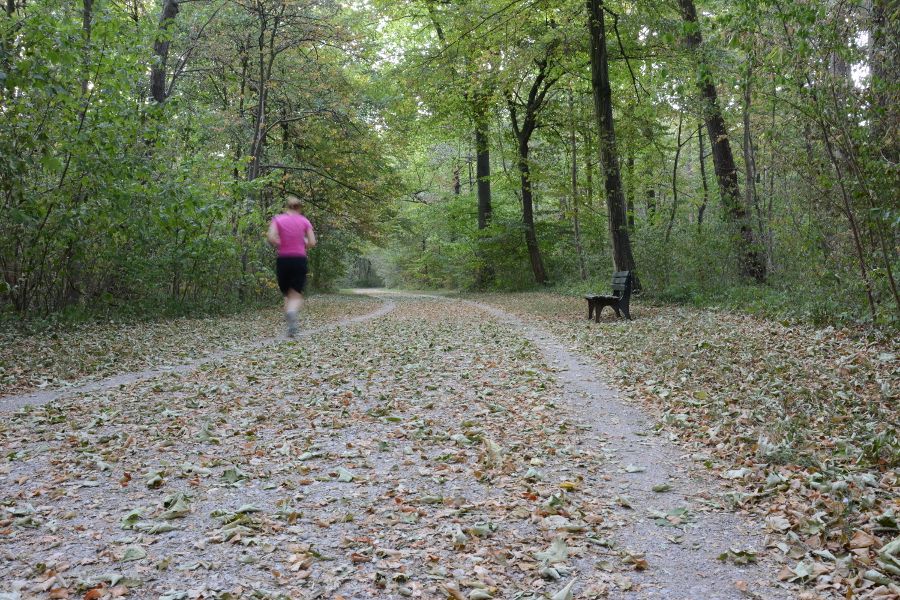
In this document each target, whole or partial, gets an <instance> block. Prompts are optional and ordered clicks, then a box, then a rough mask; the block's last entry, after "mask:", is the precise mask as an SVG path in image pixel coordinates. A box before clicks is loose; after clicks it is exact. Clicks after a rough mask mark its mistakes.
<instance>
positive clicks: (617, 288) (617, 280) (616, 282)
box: [612, 271, 631, 297]
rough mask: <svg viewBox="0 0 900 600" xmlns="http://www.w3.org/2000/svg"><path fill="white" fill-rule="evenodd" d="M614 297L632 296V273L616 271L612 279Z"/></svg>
mask: <svg viewBox="0 0 900 600" xmlns="http://www.w3.org/2000/svg"><path fill="white" fill-rule="evenodd" d="M612 291H613V296H620V297H630V296H631V271H616V272H615V273H613V277H612Z"/></svg>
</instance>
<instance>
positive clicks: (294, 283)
mask: <svg viewBox="0 0 900 600" xmlns="http://www.w3.org/2000/svg"><path fill="white" fill-rule="evenodd" d="M306 271H307V268H306V257H305V256H279V257H278V259H277V260H276V261H275V273H276V274H277V275H278V289H280V290H281V293H282V294H283V295H285V296H286V295H287V293H288V290H294V291H296V292H303V288H305V287H306Z"/></svg>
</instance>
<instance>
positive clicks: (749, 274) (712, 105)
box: [678, 0, 766, 282]
mask: <svg viewBox="0 0 900 600" xmlns="http://www.w3.org/2000/svg"><path fill="white" fill-rule="evenodd" d="M678 4H679V6H680V7H681V16H682V18H683V19H684V21H685V23H687V24H688V25H689V32H688V33H687V34H686V36H685V42H686V44H687V47H688V48H689V49H690V50H692V51H694V54H695V56H696V57H697V61H698V65H697V66H698V73H699V74H698V77H697V86H698V88H699V89H700V95H701V96H702V97H703V119H704V121H705V122H706V131H707V133H708V134H709V142H710V145H711V146H712V157H713V167H714V170H715V173H716V182H717V183H718V185H719V194H720V195H721V197H722V204H723V206H724V209H725V216H726V218H727V219H728V220H729V221H730V222H731V223H732V224H733V225H735V226H736V227H738V230H739V231H740V248H739V250H740V265H739V267H740V273H741V276H742V277H743V278H747V279H750V278H752V279H755V280H756V281H758V282H763V281H765V279H766V265H765V262H764V261H763V260H762V258H761V257H760V255H759V251H758V249H757V247H756V240H755V238H754V235H753V228H752V227H750V224H749V222H748V219H747V211H746V209H745V207H744V205H743V202H742V200H741V190H740V186H739V185H738V175H737V167H736V166H735V162H734V154H733V153H732V152H731V143H730V141H729V139H728V129H727V128H726V126H725V119H724V118H723V117H722V110H721V108H720V106H719V98H718V94H717V93H716V86H715V85H714V84H713V82H712V78H711V76H710V75H709V65H708V64H706V62H705V61H704V59H703V58H702V54H701V52H700V46H701V44H702V43H703V37H702V36H701V35H700V24H699V22H698V21H697V9H696V8H695V7H694V1H693V0H678Z"/></svg>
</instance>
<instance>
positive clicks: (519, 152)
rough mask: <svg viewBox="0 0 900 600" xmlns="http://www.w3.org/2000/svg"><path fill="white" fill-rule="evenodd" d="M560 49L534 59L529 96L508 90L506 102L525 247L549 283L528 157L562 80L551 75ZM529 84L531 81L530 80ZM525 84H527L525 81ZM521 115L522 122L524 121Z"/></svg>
mask: <svg viewBox="0 0 900 600" xmlns="http://www.w3.org/2000/svg"><path fill="white" fill-rule="evenodd" d="M557 47H558V43H557V42H556V41H551V42H550V43H548V44H547V45H546V46H545V48H544V49H543V52H542V53H541V54H540V55H539V56H538V57H537V58H535V59H534V67H535V69H536V72H535V73H534V76H533V78H532V79H531V85H527V86H526V87H527V89H528V93H527V94H526V95H525V96H524V97H523V96H522V95H521V94H520V93H519V86H515V87H514V88H513V89H510V90H507V91H506V102H507V106H508V108H509V119H510V124H511V125H512V130H513V134H514V136H515V140H516V167H517V168H518V169H519V179H520V186H521V199H522V225H523V226H524V229H525V245H526V247H527V248H528V259H529V261H530V262H531V271H532V273H533V275H534V281H535V283H547V281H548V278H547V271H546V269H545V267H544V259H543V258H542V257H541V248H540V246H539V245H538V239H537V233H536V232H535V229H534V188H533V186H532V180H531V165H530V164H529V158H528V155H529V153H530V151H531V149H530V147H529V143H530V142H531V136H532V135H533V134H534V131H535V129H536V128H537V126H538V115H539V113H540V111H541V109H542V108H543V107H544V103H545V101H546V100H547V93H548V92H549V91H550V88H552V87H553V85H554V84H555V83H556V82H557V81H558V80H559V75H558V74H553V73H551V70H552V65H551V60H552V57H553V54H554V52H555V50H556V48H557ZM526 81H527V79H526ZM522 83H525V82H522ZM520 116H521V120H520Z"/></svg>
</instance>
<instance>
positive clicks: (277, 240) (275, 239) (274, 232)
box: [266, 221, 281, 248]
mask: <svg viewBox="0 0 900 600" xmlns="http://www.w3.org/2000/svg"><path fill="white" fill-rule="evenodd" d="M266 239H267V240H269V243H270V244H272V246H273V247H275V248H277V247H278V246H280V245H281V237H280V236H279V235H278V227H277V226H276V225H275V221H272V222H271V223H269V231H268V232H266Z"/></svg>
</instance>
